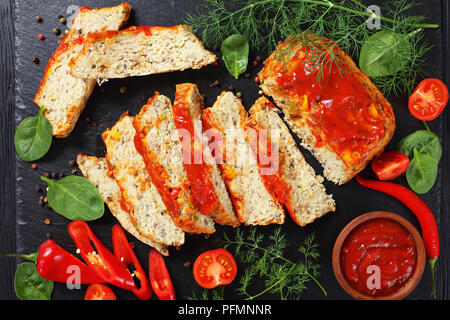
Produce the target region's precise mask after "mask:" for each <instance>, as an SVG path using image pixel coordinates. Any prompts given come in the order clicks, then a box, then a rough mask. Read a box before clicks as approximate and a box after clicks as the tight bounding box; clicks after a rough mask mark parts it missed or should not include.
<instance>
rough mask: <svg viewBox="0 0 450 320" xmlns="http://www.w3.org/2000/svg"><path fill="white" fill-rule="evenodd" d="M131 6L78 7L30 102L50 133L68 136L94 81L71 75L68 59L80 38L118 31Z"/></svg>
mask: <svg viewBox="0 0 450 320" xmlns="http://www.w3.org/2000/svg"><path fill="white" fill-rule="evenodd" d="M130 11H131V5H130V4H128V3H123V4H121V5H118V6H115V7H108V8H101V9H90V8H88V7H82V8H81V9H80V10H79V11H78V13H77V15H76V17H75V19H74V21H73V24H72V27H71V28H70V30H69V31H68V33H67V34H66V36H65V37H64V39H62V41H61V43H60V45H59V46H58V48H57V49H56V51H55V52H54V53H53V54H52V56H51V58H50V60H49V61H48V64H47V67H46V69H45V71H44V76H43V78H42V80H41V83H40V85H39V89H38V91H37V93H36V95H35V97H34V102H35V103H36V104H37V105H38V106H39V107H41V106H44V107H45V112H44V113H45V117H46V118H47V119H48V120H49V121H50V123H51V125H52V132H53V136H55V137H57V138H65V137H67V136H69V135H70V133H71V132H72V130H73V129H74V127H75V124H76V122H77V120H78V118H79V116H80V114H81V112H82V111H83V109H84V107H85V105H86V102H87V101H88V99H89V97H90V95H91V93H92V91H93V89H94V87H95V80H92V79H80V78H76V77H74V76H72V74H71V69H70V67H69V61H70V60H71V59H73V58H75V57H76V56H78V54H79V53H80V52H81V50H82V48H83V46H82V45H81V42H80V39H82V38H83V36H84V35H86V34H87V33H90V32H99V31H105V30H119V29H120V28H122V27H123V26H124V25H125V24H126V22H127V21H128V18H129V16H130Z"/></svg>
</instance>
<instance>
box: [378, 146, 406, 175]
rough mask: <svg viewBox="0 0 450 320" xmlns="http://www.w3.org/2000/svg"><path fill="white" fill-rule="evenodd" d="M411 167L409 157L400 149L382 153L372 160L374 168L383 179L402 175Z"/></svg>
mask: <svg viewBox="0 0 450 320" xmlns="http://www.w3.org/2000/svg"><path fill="white" fill-rule="evenodd" d="M408 167H409V158H408V156H407V155H406V154H403V153H401V152H398V151H388V152H385V153H382V154H381V155H380V156H378V157H376V158H375V159H374V160H373V161H372V170H373V172H375V174H376V175H377V177H378V179H380V180H382V181H386V180H392V179H395V178H397V177H399V176H401V175H402V174H403V173H405V171H406V170H407V169H408Z"/></svg>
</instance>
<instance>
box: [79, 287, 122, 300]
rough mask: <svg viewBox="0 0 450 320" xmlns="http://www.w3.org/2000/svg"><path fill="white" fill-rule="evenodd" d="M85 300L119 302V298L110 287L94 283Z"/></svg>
mask: <svg viewBox="0 0 450 320" xmlns="http://www.w3.org/2000/svg"><path fill="white" fill-rule="evenodd" d="M84 300H117V298H116V295H115V294H114V292H113V291H112V290H111V289H110V288H109V287H107V286H105V285H103V284H100V283H93V284H91V285H90V286H89V287H88V288H87V290H86V294H85V296H84Z"/></svg>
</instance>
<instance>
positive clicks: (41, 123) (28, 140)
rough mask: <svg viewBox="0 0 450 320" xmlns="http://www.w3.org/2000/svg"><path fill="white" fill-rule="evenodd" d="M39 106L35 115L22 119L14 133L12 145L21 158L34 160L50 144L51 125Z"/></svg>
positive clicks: (41, 155) (38, 157)
mask: <svg viewBox="0 0 450 320" xmlns="http://www.w3.org/2000/svg"><path fill="white" fill-rule="evenodd" d="M43 112H44V107H41V109H40V110H39V113H38V114H37V115H36V116H35V117H27V118H25V119H23V120H22V122H21V123H20V124H19V126H18V127H17V129H16V133H15V134H14V146H15V148H16V152H17V154H18V155H19V157H20V158H21V159H22V160H25V161H34V160H38V159H40V158H42V157H43V156H44V155H45V154H46V153H47V152H48V150H49V149H50V146H51V144H52V125H51V124H50V122H49V121H48V120H47V118H46V117H45V116H44V113H43Z"/></svg>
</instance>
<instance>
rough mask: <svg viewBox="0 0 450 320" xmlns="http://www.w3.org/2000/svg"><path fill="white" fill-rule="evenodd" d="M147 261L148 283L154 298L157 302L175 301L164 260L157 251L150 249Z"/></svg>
mask: <svg viewBox="0 0 450 320" xmlns="http://www.w3.org/2000/svg"><path fill="white" fill-rule="evenodd" d="M148 260H149V277H150V283H151V285H152V288H153V291H154V292H155V294H156V296H157V297H158V298H159V300H175V291H174V289H173V285H172V281H171V280H170V276H169V272H168V271H167V268H166V263H165V262H164V258H163V257H162V256H161V254H160V253H159V252H158V251H157V250H155V249H151V250H150V254H149V256H148Z"/></svg>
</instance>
